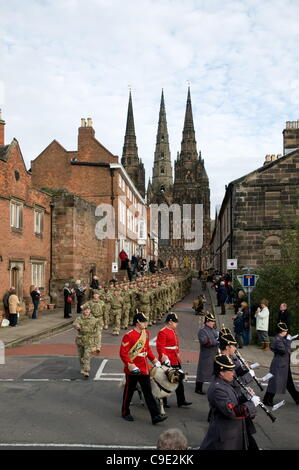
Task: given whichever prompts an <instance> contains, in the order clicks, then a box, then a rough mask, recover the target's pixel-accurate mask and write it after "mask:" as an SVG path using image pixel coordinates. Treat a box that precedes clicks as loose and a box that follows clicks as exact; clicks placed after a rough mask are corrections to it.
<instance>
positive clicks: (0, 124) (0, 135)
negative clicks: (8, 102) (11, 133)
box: [0, 109, 5, 147]
mask: <svg viewBox="0 0 299 470" xmlns="http://www.w3.org/2000/svg"><path fill="white" fill-rule="evenodd" d="M4 126H5V121H3V119H2V112H1V109H0V147H1V146H3V145H4Z"/></svg>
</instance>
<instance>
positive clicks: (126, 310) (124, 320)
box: [121, 304, 131, 328]
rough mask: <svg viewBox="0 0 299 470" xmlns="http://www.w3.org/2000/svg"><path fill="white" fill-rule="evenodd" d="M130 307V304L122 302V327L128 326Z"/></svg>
mask: <svg viewBox="0 0 299 470" xmlns="http://www.w3.org/2000/svg"><path fill="white" fill-rule="evenodd" d="M130 309H131V304H124V306H123V311H122V316H121V327H122V328H128V326H129V317H130Z"/></svg>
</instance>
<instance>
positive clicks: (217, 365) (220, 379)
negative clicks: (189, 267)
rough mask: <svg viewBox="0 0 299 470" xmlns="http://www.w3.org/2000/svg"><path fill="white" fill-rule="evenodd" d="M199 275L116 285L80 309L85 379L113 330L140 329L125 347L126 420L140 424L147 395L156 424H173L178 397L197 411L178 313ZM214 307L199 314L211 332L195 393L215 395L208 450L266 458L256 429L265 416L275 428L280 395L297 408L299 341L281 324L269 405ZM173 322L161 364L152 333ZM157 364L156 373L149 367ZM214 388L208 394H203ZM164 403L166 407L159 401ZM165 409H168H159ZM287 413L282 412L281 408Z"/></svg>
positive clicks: (163, 336) (161, 343)
mask: <svg viewBox="0 0 299 470" xmlns="http://www.w3.org/2000/svg"><path fill="white" fill-rule="evenodd" d="M191 282H192V277H191V275H186V274H185V275H180V276H179V275H173V274H169V275H165V274H164V275H161V274H153V275H151V276H145V277H143V278H141V279H138V280H136V281H135V282H129V283H126V282H123V283H116V282H115V281H110V283H109V286H105V287H104V288H103V289H102V288H98V289H93V292H92V298H91V299H90V300H89V301H87V302H85V303H83V304H82V305H80V308H81V310H82V313H83V314H82V315H80V316H78V318H77V319H76V320H75V322H74V327H75V328H76V329H77V330H78V335H77V339H76V343H77V346H78V352H79V357H80V366H81V373H82V374H83V375H84V376H85V377H88V376H89V369H90V356H91V353H92V352H98V353H99V352H100V350H101V334H102V330H103V328H104V329H108V328H109V327H110V326H111V328H112V334H113V335H119V333H120V330H121V329H127V328H128V327H129V325H130V326H132V327H133V328H132V329H131V330H130V331H128V332H127V333H125V335H124V336H123V338H122V342H121V345H120V352H119V354H120V358H121V360H122V361H123V363H124V373H125V384H124V391H123V400H122V408H121V416H122V418H123V419H124V420H126V421H134V417H133V416H132V414H131V411H130V405H131V400H132V397H133V394H134V392H135V391H138V393H139V395H140V396H141V392H142V394H143V397H144V400H145V402H146V405H147V408H148V411H149V413H150V417H151V421H152V424H154V425H155V424H157V423H160V422H162V421H164V420H166V419H167V416H166V414H165V411H164V409H165V408H169V404H168V402H167V397H168V396H170V394H171V393H172V392H175V393H176V398H177V406H178V408H184V407H189V406H191V405H192V403H191V402H190V401H187V400H186V397H185V390H184V385H183V379H184V372H183V370H182V360H181V356H180V347H179V338H178V335H177V331H176V330H177V326H178V323H179V319H178V317H177V315H176V314H175V313H174V312H171V311H170V313H168V312H169V310H170V309H171V307H172V306H173V305H174V304H175V303H177V302H178V301H179V300H181V299H182V298H183V297H185V295H186V294H187V293H188V292H189V290H190V287H191ZM205 301H206V299H205V298H204V297H203V298H200V297H198V299H197V301H196V306H195V305H194V306H193V308H194V310H195V311H196V314H203V315H204V325H203V326H201V327H200V328H199V330H198V340H199V344H200V353H199V360H198V366H197V375H196V386H195V393H197V394H200V395H207V399H208V403H209V414H208V417H207V420H208V423H209V425H208V430H207V433H206V435H205V437H204V439H203V441H202V443H201V445H200V449H201V450H205V449H206V450H228V449H230V450H258V449H259V447H258V445H257V443H256V441H255V439H254V434H255V433H256V428H255V426H254V423H253V419H254V417H255V416H256V414H257V408H258V407H259V408H261V409H262V410H263V411H264V412H265V413H266V415H267V416H268V417H269V418H270V419H271V421H272V422H274V421H275V420H276V417H275V416H274V414H273V412H272V410H270V409H269V408H268V406H271V407H273V406H274V403H273V398H274V395H275V394H276V393H285V391H286V390H288V391H289V393H290V394H291V396H292V398H293V399H294V401H295V403H296V404H299V392H298V391H297V390H296V388H295V386H294V383H293V379H292V374H291V370H290V351H291V349H290V345H291V341H292V340H293V339H295V338H296V337H297V336H298V335H296V336H293V337H291V336H290V335H289V334H288V326H287V325H286V324H285V323H283V322H279V324H278V334H277V335H276V337H275V338H274V341H273V342H272V344H271V350H272V351H273V352H274V358H273V361H272V363H271V367H270V374H267V375H268V376H269V377H268V379H267V378H266V376H265V377H264V378H263V381H266V380H269V379H270V381H269V385H268V389H267V391H266V393H265V395H264V398H263V399H261V398H260V397H259V396H258V395H257V394H256V393H255V392H254V390H253V388H251V387H253V386H254V385H257V386H258V388H259V389H260V390H261V391H262V390H263V386H262V384H261V381H259V380H258V379H257V377H256V375H255V372H254V370H253V369H254V366H253V365H249V364H248V363H247V362H246V360H245V359H243V357H242V356H241V354H240V352H239V351H238V342H237V340H236V339H235V336H234V335H233V334H232V332H231V330H230V329H229V328H226V327H225V326H224V325H223V326H222V328H221V329H220V331H218V330H217V329H216V318H215V315H214V314H213V313H209V312H202V310H203V307H204V303H205ZM164 314H167V316H166V320H165V326H164V327H162V328H161V329H160V331H159V332H158V335H157V339H156V349H157V353H158V354H157V357H156V356H155V354H154V352H153V351H152V349H151V347H150V335H149V331H148V329H147V328H148V327H149V326H151V325H153V324H155V323H157V322H159V321H161V319H162V317H163V315H164ZM148 361H150V362H151V363H152V365H153V366H152V367H150V365H149V362H148ZM206 382H208V383H209V387H208V389H207V391H204V390H203V385H204V383H206ZM157 400H158V401H157ZM159 402H160V407H159ZM276 406H277V407H279V406H280V405H279V404H278V405H276Z"/></svg>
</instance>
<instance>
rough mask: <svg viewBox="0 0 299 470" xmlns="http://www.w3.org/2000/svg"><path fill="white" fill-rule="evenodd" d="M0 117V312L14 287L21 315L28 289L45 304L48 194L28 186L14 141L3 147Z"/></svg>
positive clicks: (27, 300) (28, 300) (28, 303)
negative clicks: (35, 287)
mask: <svg viewBox="0 0 299 470" xmlns="http://www.w3.org/2000/svg"><path fill="white" fill-rule="evenodd" d="M4 126H5V122H4V121H3V119H2V118H1V115H0V212H1V218H0V239H1V246H0V279H1V284H0V313H2V312H3V304H2V298H3V295H4V294H5V292H6V291H7V290H8V288H9V287H11V286H14V287H15V288H16V291H17V295H18V297H19V298H20V299H21V300H22V302H23V314H24V313H25V311H27V312H28V311H29V310H31V309H32V304H31V297H30V291H31V286H33V285H38V287H40V288H41V291H42V294H43V295H42V298H41V302H40V307H45V306H46V305H47V304H48V303H49V278H50V264H51V262H50V234H51V195H50V194H48V193H47V192H45V191H42V190H40V189H37V188H35V187H34V186H33V184H32V177H31V174H30V173H29V172H28V171H27V170H26V166H25V163H24V160H23V156H22V152H21V149H20V146H19V144H18V141H17V140H16V139H13V140H12V142H11V143H10V144H8V145H5V136H4Z"/></svg>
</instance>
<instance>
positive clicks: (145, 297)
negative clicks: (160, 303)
mask: <svg viewBox="0 0 299 470" xmlns="http://www.w3.org/2000/svg"><path fill="white" fill-rule="evenodd" d="M150 302H151V294H150V292H149V291H148V288H147V287H143V288H142V289H141V292H140V293H139V305H140V312H141V313H143V314H144V315H145V316H146V317H147V318H148V326H151V325H152V314H151V306H150Z"/></svg>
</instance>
